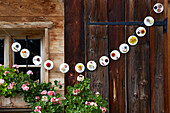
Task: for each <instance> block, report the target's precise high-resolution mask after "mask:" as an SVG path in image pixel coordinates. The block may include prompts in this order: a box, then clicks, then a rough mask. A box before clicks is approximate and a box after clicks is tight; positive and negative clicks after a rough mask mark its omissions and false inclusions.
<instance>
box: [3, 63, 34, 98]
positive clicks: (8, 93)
mask: <svg viewBox="0 0 170 113" xmlns="http://www.w3.org/2000/svg"><path fill="white" fill-rule="evenodd" d="M30 81H31V80H30V75H27V74H24V73H18V66H17V65H13V68H9V67H7V68H4V66H3V65H0V96H2V95H3V96H5V97H14V96H16V95H17V93H19V89H20V87H21V86H23V87H22V88H23V90H25V91H28V90H29V87H28V86H26V85H25V87H24V84H25V83H29V82H30Z"/></svg>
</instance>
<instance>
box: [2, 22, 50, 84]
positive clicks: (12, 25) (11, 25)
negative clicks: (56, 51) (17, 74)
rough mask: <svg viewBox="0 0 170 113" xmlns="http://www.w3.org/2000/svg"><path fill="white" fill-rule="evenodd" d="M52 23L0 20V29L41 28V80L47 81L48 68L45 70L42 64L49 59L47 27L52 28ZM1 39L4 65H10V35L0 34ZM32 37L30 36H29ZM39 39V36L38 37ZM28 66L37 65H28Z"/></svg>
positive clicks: (11, 60)
mask: <svg viewBox="0 0 170 113" xmlns="http://www.w3.org/2000/svg"><path fill="white" fill-rule="evenodd" d="M52 26H53V23H52V22H0V29H2V30H4V29H8V30H9V29H10V30H15V29H17V30H21V31H22V30H23V29H24V30H26V29H29V30H30V29H31V30H34V29H35V30H37V31H38V30H43V31H44V34H43V37H42V39H41V57H42V65H41V66H40V67H41V78H40V79H41V82H46V83H47V82H49V73H48V70H46V69H45V68H44V66H43V63H44V62H45V61H46V60H48V59H49V44H48V43H49V42H48V41H49V33H48V31H49V29H50V28H52ZM0 38H1V39H4V66H8V65H9V66H10V67H11V66H12V65H13V58H11V57H10V56H13V52H12V50H11V44H12V43H13V41H12V40H11V37H10V36H9V35H7V34H6V35H4V36H2V37H1V36H0ZM31 39H32V38H31ZM38 39H39V38H38ZM19 67H22V65H19ZM28 67H37V66H33V65H30V66H28Z"/></svg>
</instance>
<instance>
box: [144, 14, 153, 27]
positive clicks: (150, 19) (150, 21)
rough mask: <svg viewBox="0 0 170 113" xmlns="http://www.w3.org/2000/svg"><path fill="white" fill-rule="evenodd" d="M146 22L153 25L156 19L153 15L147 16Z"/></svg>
mask: <svg viewBox="0 0 170 113" xmlns="http://www.w3.org/2000/svg"><path fill="white" fill-rule="evenodd" d="M144 24H145V25H146V26H152V25H153V24H154V19H153V17H151V16H147V17H146V18H145V19H144Z"/></svg>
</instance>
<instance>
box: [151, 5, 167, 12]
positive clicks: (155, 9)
mask: <svg viewBox="0 0 170 113" xmlns="http://www.w3.org/2000/svg"><path fill="white" fill-rule="evenodd" d="M153 10H154V12H155V13H162V12H163V10H164V6H163V5H162V4H161V3H156V4H155V5H154V6H153Z"/></svg>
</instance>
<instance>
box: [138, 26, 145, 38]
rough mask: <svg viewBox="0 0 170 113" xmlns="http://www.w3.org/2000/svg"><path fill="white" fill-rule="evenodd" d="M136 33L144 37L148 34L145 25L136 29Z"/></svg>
mask: <svg viewBox="0 0 170 113" xmlns="http://www.w3.org/2000/svg"><path fill="white" fill-rule="evenodd" d="M136 34H137V35H138V36H139V37H143V36H145V34H146V29H145V28H144V27H138V28H137V29H136Z"/></svg>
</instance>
